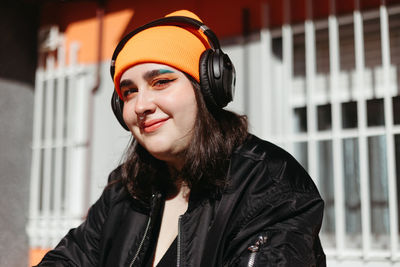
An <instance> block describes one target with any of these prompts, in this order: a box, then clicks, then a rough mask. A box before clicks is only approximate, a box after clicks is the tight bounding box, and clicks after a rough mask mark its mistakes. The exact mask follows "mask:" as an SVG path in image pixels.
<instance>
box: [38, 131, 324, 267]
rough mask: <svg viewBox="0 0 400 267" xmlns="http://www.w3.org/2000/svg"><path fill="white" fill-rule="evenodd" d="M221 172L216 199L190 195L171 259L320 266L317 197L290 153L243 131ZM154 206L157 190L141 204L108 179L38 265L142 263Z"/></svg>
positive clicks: (204, 264) (152, 226)
mask: <svg viewBox="0 0 400 267" xmlns="http://www.w3.org/2000/svg"><path fill="white" fill-rule="evenodd" d="M119 173H120V170H119V169H118V168H117V169H116V170H115V171H113V172H112V173H111V174H110V180H116V179H118V178H119ZM227 179H228V186H227V187H226V189H225V190H224V191H223V193H222V195H221V196H220V197H218V198H216V199H202V200H198V199H197V200H193V199H192V196H191V197H190V199H189V207H188V210H187V211H186V213H185V214H183V215H182V216H181V217H180V218H179V230H178V237H177V239H178V242H177V243H178V248H177V252H178V259H177V266H202V267H210V266H294V267H301V266H326V260H325V255H324V252H323V249H322V247H321V244H320V240H319V237H318V233H319V230H320V227H321V222H322V216H323V209H324V203H323V200H322V199H321V197H320V195H319V193H318V190H317V188H316V186H315V185H314V183H313V181H312V179H311V178H310V177H309V175H308V174H307V172H306V171H305V170H304V169H303V168H302V167H301V166H300V164H299V163H298V162H297V161H296V160H295V159H294V158H293V157H292V156H291V155H290V154H288V153H287V152H285V151H284V150H282V149H281V148H279V147H277V146H275V145H273V144H271V143H269V142H267V141H263V140H260V139H258V138H257V137H255V136H252V135H250V136H249V138H248V139H247V141H246V142H245V143H244V144H243V145H241V146H240V147H238V148H237V149H236V150H235V151H234V152H233V154H232V157H231V162H230V167H229V172H228V176H227ZM162 205H163V200H162V197H161V196H160V195H159V194H155V195H153V197H152V200H151V203H142V202H140V201H138V200H135V199H134V198H132V197H131V196H130V195H129V194H128V193H127V191H126V189H125V188H124V187H123V186H122V185H121V184H120V183H116V184H114V185H112V186H108V187H106V189H105V190H104V192H103V194H102V195H101V197H100V199H99V200H98V201H97V202H96V203H95V204H94V205H93V206H92V207H91V208H90V210H89V213H88V216H87V218H86V220H85V221H84V222H83V223H82V224H81V225H80V226H79V227H77V228H75V229H72V230H70V231H69V233H68V234H67V235H66V236H65V237H64V238H63V239H62V240H61V242H60V243H59V244H58V245H57V247H56V248H55V249H53V250H51V251H50V252H48V253H47V254H46V255H45V257H44V258H43V260H42V261H41V263H40V264H39V265H38V266H111V267H116V266H142V264H143V259H144V257H145V255H146V251H147V248H148V247H149V242H150V236H151V233H152V232H153V231H154V229H156V227H155V221H156V219H157V218H159V216H160V210H161V209H162ZM156 231H157V230H156Z"/></svg>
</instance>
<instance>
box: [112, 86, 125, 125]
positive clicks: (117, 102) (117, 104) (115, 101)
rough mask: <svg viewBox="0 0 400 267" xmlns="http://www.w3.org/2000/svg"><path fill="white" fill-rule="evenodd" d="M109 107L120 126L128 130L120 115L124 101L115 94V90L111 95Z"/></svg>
mask: <svg viewBox="0 0 400 267" xmlns="http://www.w3.org/2000/svg"><path fill="white" fill-rule="evenodd" d="M111 108H112V110H113V112H114V115H115V117H116V118H117V120H118V122H119V123H120V124H121V126H122V127H123V128H124V129H125V130H127V131H129V128H128V126H127V125H126V123H125V121H124V118H123V116H122V111H123V110H124V101H122V100H121V98H119V95H118V94H117V91H115V89H114V92H113V94H112V96H111Z"/></svg>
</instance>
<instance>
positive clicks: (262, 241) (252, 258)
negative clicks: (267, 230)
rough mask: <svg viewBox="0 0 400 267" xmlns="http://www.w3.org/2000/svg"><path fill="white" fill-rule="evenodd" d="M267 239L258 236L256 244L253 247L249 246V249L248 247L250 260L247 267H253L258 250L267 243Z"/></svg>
mask: <svg viewBox="0 0 400 267" xmlns="http://www.w3.org/2000/svg"><path fill="white" fill-rule="evenodd" d="M267 239H268V238H267V237H266V236H262V235H260V236H258V239H257V241H256V243H255V244H254V245H251V246H250V247H248V248H247V249H248V250H250V251H251V253H250V258H249V262H248V264H247V267H253V266H254V263H255V260H256V255H257V252H258V251H259V250H260V247H261V246H262V245H264V244H265V243H267Z"/></svg>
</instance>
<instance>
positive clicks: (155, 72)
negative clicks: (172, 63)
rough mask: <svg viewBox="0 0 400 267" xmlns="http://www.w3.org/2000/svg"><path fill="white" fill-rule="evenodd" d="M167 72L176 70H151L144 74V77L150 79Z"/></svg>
mask: <svg viewBox="0 0 400 267" xmlns="http://www.w3.org/2000/svg"><path fill="white" fill-rule="evenodd" d="M165 73H174V72H173V71H172V70H167V69H158V70H150V71H148V72H146V73H145V74H144V75H143V78H144V79H145V80H150V79H152V78H154V77H157V76H158V75H160V74H165Z"/></svg>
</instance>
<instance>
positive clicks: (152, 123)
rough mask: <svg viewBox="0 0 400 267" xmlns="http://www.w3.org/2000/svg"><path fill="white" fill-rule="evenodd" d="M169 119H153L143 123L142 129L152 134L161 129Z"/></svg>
mask: <svg viewBox="0 0 400 267" xmlns="http://www.w3.org/2000/svg"><path fill="white" fill-rule="evenodd" d="M168 119H169V118H163V119H153V120H149V121H145V122H144V123H142V125H141V128H142V129H143V131H144V132H145V133H151V132H154V131H156V130H157V129H158V128H160V127H161V126H162V125H163V124H164V123H165V122H166V121H167V120H168Z"/></svg>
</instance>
